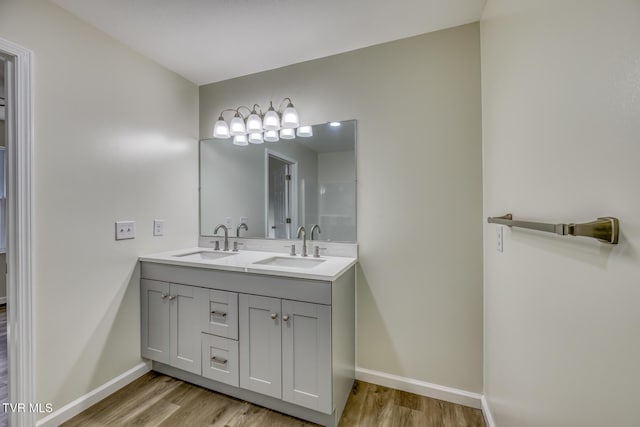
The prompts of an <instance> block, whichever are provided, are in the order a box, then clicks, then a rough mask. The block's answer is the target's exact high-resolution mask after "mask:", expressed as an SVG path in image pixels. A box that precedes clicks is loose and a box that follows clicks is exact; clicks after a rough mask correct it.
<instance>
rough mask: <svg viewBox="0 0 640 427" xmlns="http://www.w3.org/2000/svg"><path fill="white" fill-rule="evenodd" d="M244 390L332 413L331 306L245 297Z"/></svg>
mask: <svg viewBox="0 0 640 427" xmlns="http://www.w3.org/2000/svg"><path fill="white" fill-rule="evenodd" d="M240 348H241V351H240V387H242V388H245V389H247V390H251V391H255V392H258V393H262V394H266V395H268V396H272V397H275V398H278V399H280V398H281V399H282V400H284V401H286V402H290V403H294V404H296V405H300V406H304V407H305V408H309V409H314V410H316V411H320V412H324V413H327V414H330V413H331V412H332V411H333V408H332V402H331V374H332V371H331V307H330V306H328V305H324V304H312V303H304V302H300V301H290V300H285V299H282V300H281V299H278V298H268V297H262V296H256V295H246V294H240Z"/></svg>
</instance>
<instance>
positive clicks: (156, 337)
mask: <svg viewBox="0 0 640 427" xmlns="http://www.w3.org/2000/svg"><path fill="white" fill-rule="evenodd" d="M140 288H141V292H140V298H141V299H142V301H141V312H142V319H141V323H142V324H141V327H142V330H141V333H142V356H143V357H146V358H149V359H151V360H157V361H158V362H162V363H167V364H169V363H170V356H169V346H170V337H169V330H170V327H171V325H170V323H171V322H170V313H169V299H168V298H169V284H168V283H166V282H158V281H156V280H146V279H142V280H140Z"/></svg>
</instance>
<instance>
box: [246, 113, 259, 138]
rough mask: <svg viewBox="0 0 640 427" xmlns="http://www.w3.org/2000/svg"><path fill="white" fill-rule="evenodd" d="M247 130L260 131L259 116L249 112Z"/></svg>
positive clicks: (249, 131)
mask: <svg viewBox="0 0 640 427" xmlns="http://www.w3.org/2000/svg"><path fill="white" fill-rule="evenodd" d="M247 132H248V133H255V132H262V119H261V118H260V116H259V115H257V114H251V115H250V116H249V117H248V118H247ZM249 140H251V139H249Z"/></svg>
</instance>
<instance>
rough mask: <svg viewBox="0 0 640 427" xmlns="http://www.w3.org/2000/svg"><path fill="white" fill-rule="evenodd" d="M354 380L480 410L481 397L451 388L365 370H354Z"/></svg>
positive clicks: (477, 394)
mask: <svg viewBox="0 0 640 427" xmlns="http://www.w3.org/2000/svg"><path fill="white" fill-rule="evenodd" d="M356 379H357V380H361V381H365V382H368V383H373V384H377V385H382V386H385V387H391V388H395V389H396V390H401V391H407V392H409V393H415V394H419V395H421V396H427V397H431V398H434V399H439V400H444V401H447V402H451V403H457V404H459V405H464V406H470V407H472V408H476V409H480V408H481V407H482V395H481V394H479V393H472V392H470V391H466V390H460V389H457V388H453V387H447V386H443V385H438V384H432V383H428V382H426V381H420V380H415V379H413V378H406V377H400V376H398V375H392V374H387V373H386V372H379V371H372V370H370V369H365V368H356Z"/></svg>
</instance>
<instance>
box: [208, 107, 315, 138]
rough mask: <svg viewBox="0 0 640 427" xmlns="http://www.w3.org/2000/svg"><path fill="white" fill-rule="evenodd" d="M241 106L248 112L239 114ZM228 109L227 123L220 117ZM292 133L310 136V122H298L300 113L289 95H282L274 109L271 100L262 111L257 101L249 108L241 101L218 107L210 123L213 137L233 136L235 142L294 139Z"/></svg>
mask: <svg viewBox="0 0 640 427" xmlns="http://www.w3.org/2000/svg"><path fill="white" fill-rule="evenodd" d="M283 107H284V109H283ZM242 109H244V110H247V111H248V114H246V113H245V114H246V115H243V113H242V112H241V110H242ZM228 111H233V112H234V113H235V114H234V116H233V118H232V119H231V121H230V122H229V123H227V122H226V121H225V119H224V113H225V112H228ZM296 129H297V132H296ZM278 131H279V132H278ZM296 134H297V136H299V137H310V136H313V131H312V130H311V126H300V117H299V116H298V111H297V110H296V109H295V107H294V106H293V101H291V98H284V99H283V100H282V102H280V106H279V107H278V109H277V110H276V109H275V108H274V107H273V101H269V109H268V110H267V112H266V113H263V112H262V108H261V107H260V105H258V104H254V105H253V108H249V107H245V106H244V105H241V106H240V107H238V108H235V109H232V108H231V109H225V110H222V112H221V113H220V116H219V117H218V120H217V121H216V123H215V125H214V126H213V137H214V138H218V139H228V138H230V137H234V138H233V143H234V144H235V145H248V143H252V144H262V143H263V142H265V141H267V142H276V141H278V140H279V139H280V138H282V139H294V138H295V137H296Z"/></svg>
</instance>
